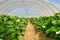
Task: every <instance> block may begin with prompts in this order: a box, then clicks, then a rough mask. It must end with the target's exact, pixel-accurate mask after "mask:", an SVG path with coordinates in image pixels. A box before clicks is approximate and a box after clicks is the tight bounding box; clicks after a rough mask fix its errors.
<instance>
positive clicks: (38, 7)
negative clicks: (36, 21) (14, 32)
mask: <svg viewBox="0 0 60 40" xmlns="http://www.w3.org/2000/svg"><path fill="white" fill-rule="evenodd" d="M23 8H24V9H23ZM14 10H15V11H14ZM17 10H20V11H19V12H20V13H17ZM55 12H59V9H58V8H56V7H55V6H54V5H52V4H51V3H49V2H47V1H44V0H3V1H0V14H2V13H6V14H8V15H16V16H18V17H20V16H22V17H38V16H46V15H47V16H50V15H54V13H55Z"/></svg>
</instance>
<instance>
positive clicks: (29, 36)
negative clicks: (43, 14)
mask: <svg viewBox="0 0 60 40" xmlns="http://www.w3.org/2000/svg"><path fill="white" fill-rule="evenodd" d="M24 40H39V36H38V34H36V32H35V29H34V25H32V24H31V23H30V21H28V26H27V28H26V32H25V36H24Z"/></svg>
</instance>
